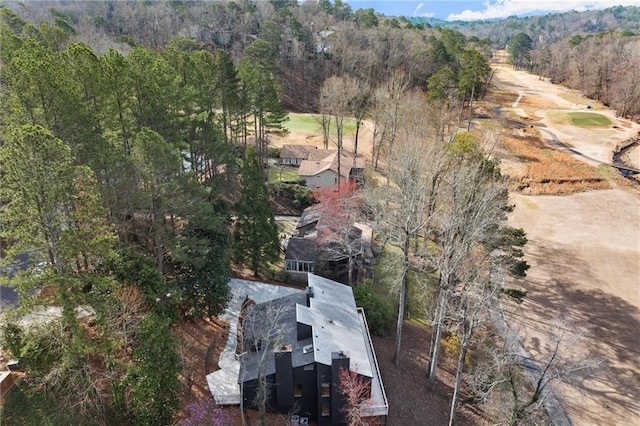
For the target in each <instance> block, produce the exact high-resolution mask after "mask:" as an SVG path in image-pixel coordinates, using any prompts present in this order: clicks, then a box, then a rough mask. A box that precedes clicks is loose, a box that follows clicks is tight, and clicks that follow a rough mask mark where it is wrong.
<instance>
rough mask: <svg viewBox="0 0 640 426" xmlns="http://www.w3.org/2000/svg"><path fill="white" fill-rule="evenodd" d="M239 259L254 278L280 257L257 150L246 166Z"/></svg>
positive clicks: (237, 231)
mask: <svg viewBox="0 0 640 426" xmlns="http://www.w3.org/2000/svg"><path fill="white" fill-rule="evenodd" d="M237 212H238V220H237V222H236V229H235V242H236V244H235V258H236V261H237V262H238V263H241V264H245V265H247V266H249V267H250V268H251V270H252V271H253V273H254V275H255V276H257V275H258V272H259V271H260V270H261V269H263V268H264V267H265V266H266V265H267V264H268V263H270V262H275V261H276V260H277V259H278V256H279V254H280V243H279V241H278V226H277V225H276V221H275V218H274V216H273V211H272V210H271V204H270V203H269V191H268V190H267V186H266V185H265V183H264V179H263V177H262V171H261V162H260V159H259V158H258V156H257V155H256V152H255V150H254V149H253V148H247V152H246V155H245V159H244V163H243V165H242V190H241V197H240V201H239V202H238V204H237Z"/></svg>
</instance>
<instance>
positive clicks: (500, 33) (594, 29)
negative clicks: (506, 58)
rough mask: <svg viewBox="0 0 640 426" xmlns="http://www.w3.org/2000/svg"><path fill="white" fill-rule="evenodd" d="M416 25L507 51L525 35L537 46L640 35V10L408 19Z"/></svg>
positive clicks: (618, 8) (635, 8) (639, 8)
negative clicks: (516, 37) (620, 34)
mask: <svg viewBox="0 0 640 426" xmlns="http://www.w3.org/2000/svg"><path fill="white" fill-rule="evenodd" d="M407 19H408V20H409V21H411V22H412V23H413V24H419V23H421V24H423V25H426V24H429V25H430V26H432V27H436V26H441V27H447V28H453V29H456V30H458V31H460V32H462V33H463V34H466V35H474V36H476V37H478V38H480V39H484V38H489V39H490V40H491V42H492V43H493V44H494V46H495V47H497V48H503V47H504V46H505V45H506V44H507V43H508V41H509V40H510V39H511V37H513V36H514V35H516V34H518V33H520V32H525V33H527V34H529V36H530V37H531V38H532V39H533V40H534V42H535V43H542V42H544V43H549V42H554V41H558V40H562V39H565V38H569V37H572V36H574V35H578V34H579V35H589V34H596V33H604V32H608V31H615V30H618V31H623V32H624V31H626V32H632V33H640V7H637V6H626V7H623V6H615V7H610V8H608V9H604V10H591V11H586V12H575V11H571V12H565V13H554V14H547V15H543V16H527V17H517V16H511V17H508V18H505V19H500V20H491V21H473V22H466V21H454V22H449V21H442V20H438V19H433V18H420V17H411V18H407Z"/></svg>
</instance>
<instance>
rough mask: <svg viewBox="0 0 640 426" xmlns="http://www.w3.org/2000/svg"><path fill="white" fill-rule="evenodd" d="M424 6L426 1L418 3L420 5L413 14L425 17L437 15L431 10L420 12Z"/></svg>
mask: <svg viewBox="0 0 640 426" xmlns="http://www.w3.org/2000/svg"><path fill="white" fill-rule="evenodd" d="M422 6H424V3H418V6H417V7H416V9H415V10H414V11H413V16H422V17H423V18H433V17H434V16H435V14H434V13H431V12H426V13H419V12H420V9H422Z"/></svg>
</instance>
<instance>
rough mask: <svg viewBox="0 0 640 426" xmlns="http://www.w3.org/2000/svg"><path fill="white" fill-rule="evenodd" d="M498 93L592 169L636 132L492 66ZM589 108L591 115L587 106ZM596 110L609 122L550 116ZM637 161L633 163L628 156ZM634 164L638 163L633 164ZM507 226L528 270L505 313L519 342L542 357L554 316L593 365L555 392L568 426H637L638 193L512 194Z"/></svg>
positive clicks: (507, 108) (570, 95) (566, 93)
mask: <svg viewBox="0 0 640 426" xmlns="http://www.w3.org/2000/svg"><path fill="white" fill-rule="evenodd" d="M495 83H496V86H497V87H498V89H500V90H502V91H505V92H512V93H513V103H510V104H509V105H503V112H505V113H506V114H511V115H512V116H513V115H517V116H519V117H520V118H523V117H527V118H534V119H535V120H536V123H537V125H538V126H540V130H541V134H542V135H543V137H544V138H546V139H547V140H548V141H550V142H552V141H554V140H555V141H556V142H557V141H560V142H561V143H562V144H563V145H565V146H566V149H568V151H569V152H572V153H573V154H579V155H576V157H577V158H579V159H580V160H582V161H585V162H587V163H590V164H597V163H599V162H610V161H611V158H612V151H613V148H614V147H615V145H616V144H617V143H618V142H620V141H622V140H625V139H627V138H629V137H632V136H633V135H635V134H637V132H638V129H639V128H640V126H638V125H636V124H633V123H630V122H628V121H625V120H619V119H617V118H616V117H615V113H614V112H613V111H610V110H607V109H605V108H604V107H603V106H602V105H599V104H598V103H597V102H595V101H591V100H588V99H586V98H584V97H583V96H581V95H580V94H579V93H577V92H575V91H572V90H569V89H566V88H563V87H561V86H557V85H553V84H551V83H549V82H546V81H541V80H539V79H538V77H537V76H533V75H529V74H527V73H524V72H521V71H514V70H512V69H510V68H508V67H499V69H498V72H497V73H496V76H495ZM587 105H591V106H592V108H590V109H587ZM592 110H593V111H595V112H597V113H600V114H603V115H606V116H607V117H608V118H609V119H610V120H611V121H612V122H613V125H612V126H610V127H606V128H597V129H593V128H585V127H577V126H572V125H569V124H564V123H562V122H559V121H557V120H554V119H552V117H553V113H554V112H566V111H592ZM634 158H635V160H634V161H640V156H638V155H636V156H634ZM636 166H640V165H639V164H636ZM512 200H513V203H514V204H515V205H516V209H515V211H514V212H513V214H512V215H511V217H510V222H511V224H512V225H514V226H516V227H522V228H524V230H525V231H526V233H527V237H528V238H529V244H528V245H527V247H526V250H525V254H526V258H527V261H528V262H529V263H530V265H531V269H530V270H529V272H528V277H527V278H526V280H525V281H524V283H523V284H524V287H525V288H526V290H527V293H528V295H527V299H526V301H525V302H524V303H523V304H522V305H521V306H517V307H510V308H509V311H508V314H509V315H510V317H511V318H512V319H513V321H514V322H520V321H521V322H522V323H523V324H524V328H523V331H522V332H521V337H522V339H523V343H524V345H525V347H526V349H527V350H528V351H529V353H531V354H532V355H533V356H534V357H536V356H539V355H540V354H541V353H544V352H546V351H547V350H548V346H549V344H550V341H549V335H550V334H551V333H552V332H553V331H554V330H555V331H557V330H558V324H559V322H558V321H556V318H557V317H562V318H564V319H565V320H567V321H568V322H569V323H571V329H572V332H571V334H573V335H574V337H578V336H579V335H581V336H582V337H581V338H580V339H579V341H578V343H576V344H575V345H574V346H573V347H572V350H571V352H572V355H574V356H577V357H579V358H582V361H586V362H589V361H591V360H595V359H602V360H603V363H602V365H601V366H600V367H598V368H596V369H594V370H593V371H591V372H589V374H587V375H584V376H582V377H578V378H577V379H578V380H577V382H576V383H575V384H574V385H572V386H569V385H565V384H563V385H562V386H560V387H559V389H558V392H559V395H560V397H561V399H562V402H563V404H564V407H565V409H566V411H567V413H568V414H569V416H570V417H571V419H572V421H573V424H575V425H623V424H625V425H626V424H640V337H639V336H640V196H639V195H638V192H637V191H634V190H629V189H621V188H614V189H609V190H600V191H591V192H586V193H578V194H574V195H568V196H524V195H521V194H513V195H512Z"/></svg>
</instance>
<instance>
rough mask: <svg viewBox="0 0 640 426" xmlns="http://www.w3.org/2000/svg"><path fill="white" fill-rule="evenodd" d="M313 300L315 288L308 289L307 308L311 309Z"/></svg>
mask: <svg viewBox="0 0 640 426" xmlns="http://www.w3.org/2000/svg"><path fill="white" fill-rule="evenodd" d="M311 298H313V287H311V286H309V287H307V308H310V307H311Z"/></svg>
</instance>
